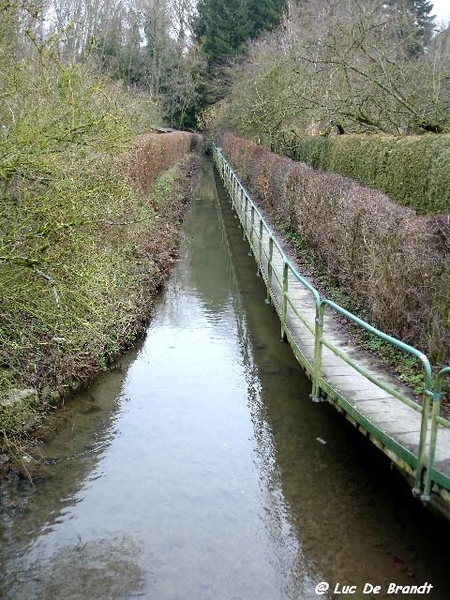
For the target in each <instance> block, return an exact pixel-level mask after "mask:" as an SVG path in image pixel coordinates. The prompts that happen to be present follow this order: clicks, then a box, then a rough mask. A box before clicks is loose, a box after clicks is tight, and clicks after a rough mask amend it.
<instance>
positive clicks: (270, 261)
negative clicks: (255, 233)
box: [266, 235, 273, 304]
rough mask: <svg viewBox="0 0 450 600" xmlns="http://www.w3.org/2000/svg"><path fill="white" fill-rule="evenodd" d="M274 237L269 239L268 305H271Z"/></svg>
mask: <svg viewBox="0 0 450 600" xmlns="http://www.w3.org/2000/svg"><path fill="white" fill-rule="evenodd" d="M272 261H273V237H272V236H271V235H270V237H269V260H268V262H267V298H266V304H271V299H270V290H271V289H272V273H273V265H272Z"/></svg>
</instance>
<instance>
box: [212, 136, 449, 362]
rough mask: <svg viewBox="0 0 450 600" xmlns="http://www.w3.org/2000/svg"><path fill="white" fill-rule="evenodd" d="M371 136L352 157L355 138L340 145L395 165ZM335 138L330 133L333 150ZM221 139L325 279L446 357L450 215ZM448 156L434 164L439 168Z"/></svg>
mask: <svg viewBox="0 0 450 600" xmlns="http://www.w3.org/2000/svg"><path fill="white" fill-rule="evenodd" d="M342 137H346V136H342ZM374 139H376V138H374V137H373V138H369V137H368V136H367V137H366V138H365V139H364V143H365V144H366V147H365V149H364V152H360V153H359V155H358V152H357V150H358V147H359V148H361V146H358V140H363V138H356V136H354V137H350V136H348V138H347V139H346V140H345V141H344V144H347V145H348V147H349V148H351V151H352V152H353V153H354V155H355V164H356V162H358V164H360V166H363V165H364V160H365V157H366V156H367V155H369V156H370V157H371V158H372V157H375V158H377V159H378V160H379V162H378V163H377V162H376V161H375V160H370V161H368V162H369V164H370V165H371V167H373V165H374V164H378V166H379V169H378V171H379V172H381V167H382V165H384V164H387V163H388V162H389V161H391V163H392V164H395V161H396V160H398V155H399V152H397V154H396V153H395V152H392V153H391V154H390V155H389V154H388V152H389V151H390V148H392V146H391V147H390V146H389V141H390V140H389V138H383V140H382V141H383V143H384V144H385V146H384V153H380V154H379V155H378V156H377V154H376V151H375V148H374V146H370V142H371V140H374ZM424 139H426V138H424ZM428 139H433V140H435V141H438V140H439V139H440V138H437V137H436V138H428ZM333 143H334V142H333ZM339 144H342V142H341V141H340V140H339V141H338V140H336V142H335V146H334V148H338V147H339ZM220 145H221V147H222V149H223V151H224V154H225V156H226V157H227V159H228V160H229V161H230V162H231V164H232V165H233V166H234V168H235V169H236V171H237V173H238V174H239V175H240V177H241V178H242V179H243V180H244V182H245V184H246V185H247V186H248V187H249V189H250V190H251V191H252V192H253V193H254V194H255V196H256V197H257V198H258V203H259V205H260V206H261V208H262V209H263V210H264V211H265V212H266V213H267V214H268V216H269V217H270V218H271V219H273V221H274V222H275V223H277V224H279V225H281V226H283V227H289V229H290V230H291V231H293V232H294V233H295V234H296V235H297V236H298V238H299V239H301V240H302V243H304V245H305V246H306V247H308V248H311V249H312V250H314V251H315V253H316V254H317V255H318V256H319V257H320V259H321V261H322V265H323V267H324V269H325V270H326V272H327V275H328V277H329V278H330V281H332V282H333V284H335V285H336V286H337V287H339V288H340V290H341V291H343V292H344V293H346V294H348V295H350V296H351V297H352V298H353V299H354V300H355V302H357V303H358V304H359V305H360V306H361V307H363V308H364V309H365V311H366V313H367V314H368V315H369V318H370V320H371V322H372V323H373V324H375V325H376V326H377V327H379V328H380V329H382V330H384V331H386V332H387V333H390V334H392V335H394V336H395V337H398V338H400V339H402V340H403V341H405V342H408V343H411V344H413V345H414V346H417V347H418V348H421V349H422V350H423V351H424V352H425V353H426V354H429V355H430V357H431V358H432V360H433V361H434V362H435V363H443V362H445V363H447V362H449V361H450V316H449V315H450V215H430V216H420V215H417V214H416V212H415V211H414V210H413V209H412V208H410V207H405V206H400V205H399V204H398V203H395V202H393V201H392V200H391V199H390V198H389V197H388V196H387V195H386V194H384V193H383V192H381V191H379V190H374V189H371V188H369V187H362V186H361V185H359V184H358V183H356V182H355V181H353V180H352V179H349V178H346V177H343V176H341V175H338V174H335V173H325V172H323V171H319V170H317V169H312V168H310V167H309V166H307V165H305V164H304V163H301V162H294V161H293V160H289V159H288V158H285V157H280V156H279V155H277V154H274V153H271V152H269V151H268V150H267V149H266V148H263V147H262V146H259V145H257V144H254V143H253V142H250V141H248V140H244V139H240V138H237V137H235V136H233V135H230V134H225V135H224V136H223V138H222V139H221V140H220ZM400 146H401V144H398V148H400ZM412 146H413V144H411V147H412ZM379 147H380V146H379ZM316 148H317V146H316ZM394 148H395V147H394ZM402 148H403V149H405V148H406V149H408V145H407V144H406V145H402ZM425 150H426V148H425V146H424V154H425ZM344 158H345V157H344V156H342V157H341V165H344ZM446 160H447V161H448V158H442V159H441V161H442V164H441V163H439V162H438V163H436V164H438V165H439V166H440V167H441V168H444V167H443V165H444V164H445V161H446ZM413 168H414V165H413V164H411V169H413ZM404 170H405V172H406V167H405V169H404ZM375 171H376V169H372V171H369V169H367V172H368V173H370V172H372V173H374V172H375ZM400 175H401V173H400Z"/></svg>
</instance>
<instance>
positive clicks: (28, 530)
mask: <svg viewBox="0 0 450 600" xmlns="http://www.w3.org/2000/svg"><path fill="white" fill-rule="evenodd" d="M218 202H219V203H220V204H221V207H222V208H221V211H220V212H217V205H218ZM264 297H265V293H264V288H263V285H262V282H261V280H260V279H258V278H257V277H256V275H255V265H254V263H253V262H252V259H250V258H249V257H248V256H247V247H246V246H245V245H244V244H243V243H242V239H241V232H240V230H239V229H237V228H236V221H235V218H234V215H233V213H232V212H231V211H230V209H229V207H228V205H227V204H226V203H223V198H219V197H218V196H217V191H216V188H215V187H214V184H213V179H212V177H211V167H210V166H207V165H205V170H204V172H203V180H202V185H201V186H200V188H199V200H198V201H197V202H196V203H195V204H194V206H193V207H192V211H191V212H190V215H189V217H188V219H187V223H186V227H185V236H184V240H183V246H182V252H181V258H180V261H179V262H178V264H177V265H176V266H175V268H174V270H173V273H172V275H171V277H170V280H169V282H168V285H167V287H166V290H165V292H164V294H163V295H162V296H161V298H160V300H159V302H158V305H157V307H156V311H155V317H154V320H153V322H152V324H151V326H150V328H149V331H148V335H147V337H146V340H145V342H144V344H143V345H142V347H141V348H140V349H138V351H137V353H136V354H134V355H132V356H131V357H130V366H129V368H125V364H124V366H123V370H122V371H121V370H120V369H119V370H118V371H117V372H115V373H112V374H111V375H109V376H107V377H106V378H102V379H101V380H100V381H99V382H98V384H96V386H94V387H93V388H92V390H90V392H89V393H88V394H87V395H85V396H84V397H82V398H80V399H78V401H77V404H76V405H75V404H74V405H73V407H72V408H68V409H67V411H66V412H65V413H64V414H65V419H66V423H65V425H64V426H62V427H60V428H59V429H58V430H57V431H55V433H54V435H53V437H52V439H51V440H50V441H49V442H48V443H47V444H46V445H44V446H43V447H42V449H41V452H42V454H43V455H44V456H45V457H46V459H47V463H48V467H47V473H46V476H45V478H44V479H43V480H41V481H38V482H36V487H35V488H30V487H28V485H27V484H21V486H22V487H20V486H19V487H18V488H16V489H14V488H8V490H6V489H4V491H3V494H4V503H3V507H4V509H3V511H2V517H1V525H0V532H1V535H2V540H1V541H2V544H1V547H0V567H1V569H0V573H2V576H3V583H0V596H1V594H2V593H3V595H4V597H6V598H8V599H9V598H11V599H12V598H19V599H20V598H38V599H39V598H42V599H47V598H50V599H52V598H65V597H67V598H80V599H82V598H83V599H84V598H86V599H89V600H90V599H92V598H96V600H103V599H105V600H107V599H109V598H133V597H144V598H148V599H152V598H157V599H158V600H160V599H161V600H180V599H182V600H211V599H212V598H214V600H237V599H242V600H252V599H254V598H258V599H260V600H287V599H291V598H292V599H294V598H295V599H298V598H301V599H302V600H303V599H305V600H309V599H310V598H316V595H315V593H314V586H315V583H316V582H318V581H321V580H329V581H330V582H333V581H335V582H337V581H341V582H342V583H344V584H352V583H355V584H358V585H359V584H360V583H361V582H365V581H366V580H367V581H371V580H372V581H373V583H378V584H381V583H383V582H387V581H390V580H392V581H397V583H402V582H403V581H407V582H411V581H416V580H417V581H420V578H422V577H429V578H431V577H432V578H433V583H434V584H435V585H436V587H437V588H438V590H439V593H444V594H446V592H447V591H449V590H448V589H447V588H446V586H447V582H446V578H445V568H444V567H443V565H442V562H441V563H440V562H439V559H437V560H435V556H434V553H433V549H432V548H431V547H430V544H428V545H427V543H426V542H425V543H423V541H422V543H420V541H419V538H420V536H422V537H423V532H424V531H427V532H428V531H430V529H428V528H427V527H428V525H429V522H427V523H426V528H425V530H424V529H421V526H420V524H419V525H417V521H418V519H417V518H414V515H411V514H409V516H408V514H406V516H405V515H404V513H405V512H406V513H408V512H409V513H410V512H411V510H410V506H411V505H410V504H409V503H408V501H406V500H405V497H404V495H402V492H401V490H402V488H401V486H400V485H399V484H398V480H397V479H395V478H392V481H391V478H390V477H389V476H387V475H386V469H385V465H384V463H383V464H381V463H380V461H379V457H378V455H375V454H373V453H372V451H371V449H368V447H366V446H365V445H364V444H363V443H361V440H360V438H359V437H358V434H356V432H354V431H353V430H352V429H350V428H349V427H347V426H346V423H345V422H341V421H340V420H339V416H338V415H337V414H336V413H335V412H334V411H333V410H332V409H331V408H330V407H328V406H326V405H321V406H317V405H313V404H311V403H310V402H309V400H308V394H309V383H308V381H307V380H306V378H305V377H304V376H303V374H302V373H301V371H300V369H299V368H298V366H297V364H296V362H295V360H294V358H293V357H292V354H291V353H290V350H289V348H288V346H287V345H285V344H281V343H279V341H278V339H279V325H278V322H277V319H276V318H275V316H274V314H273V312H272V308H271V307H269V306H267V305H266V304H264ZM318 438H321V439H322V440H324V441H325V442H326V444H323V443H322V442H319V441H318ZM367 469H369V470H379V471H380V473H382V475H380V476H377V475H376V473H375V474H374V473H366V470H367ZM392 487H394V488H395V487H396V491H394V492H393V490H392V489H391V488H392ZM432 561H433V566H430V565H429V564H427V563H428V562H430V563H431V562H432ZM449 595H450V591H449V594H448V595H444V596H439V595H437V596H435V598H437V599H438V600H440V598H441V597H442V598H445V597H449Z"/></svg>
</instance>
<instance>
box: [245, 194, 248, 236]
mask: <svg viewBox="0 0 450 600" xmlns="http://www.w3.org/2000/svg"><path fill="white" fill-rule="evenodd" d="M244 222H245V233H246V234H247V236H248V196H247V194H245V218H244Z"/></svg>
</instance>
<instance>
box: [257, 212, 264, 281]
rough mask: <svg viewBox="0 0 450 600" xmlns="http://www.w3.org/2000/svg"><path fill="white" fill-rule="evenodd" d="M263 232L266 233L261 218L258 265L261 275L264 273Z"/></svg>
mask: <svg viewBox="0 0 450 600" xmlns="http://www.w3.org/2000/svg"><path fill="white" fill-rule="evenodd" d="M263 233H264V223H263V220H262V219H260V220H259V244H258V246H259V248H258V253H259V267H258V275H260V274H261V273H262V269H263V263H262V238H263Z"/></svg>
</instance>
